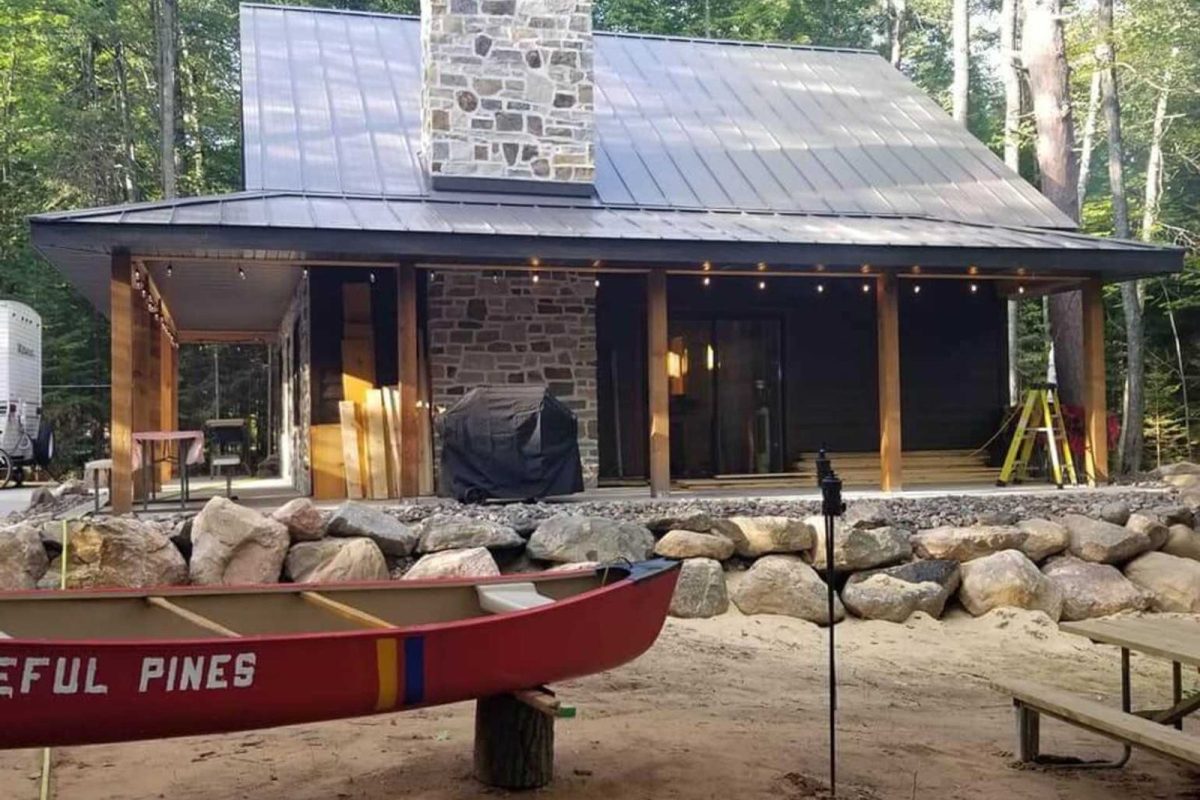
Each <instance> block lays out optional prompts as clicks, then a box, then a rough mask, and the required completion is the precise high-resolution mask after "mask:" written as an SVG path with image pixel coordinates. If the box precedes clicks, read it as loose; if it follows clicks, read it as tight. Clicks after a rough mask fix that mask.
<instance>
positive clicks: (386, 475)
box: [338, 386, 400, 500]
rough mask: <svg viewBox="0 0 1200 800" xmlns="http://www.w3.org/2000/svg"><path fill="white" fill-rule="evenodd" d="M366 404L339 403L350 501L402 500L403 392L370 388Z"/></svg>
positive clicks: (347, 489) (350, 401) (365, 394)
mask: <svg viewBox="0 0 1200 800" xmlns="http://www.w3.org/2000/svg"><path fill="white" fill-rule="evenodd" d="M362 396H363V401H362V402H361V403H360V402H355V401H353V400H342V401H341V402H340V403H338V412H339V419H340V429H341V439H342V464H343V467H344V470H345V477H346V497H348V498H350V499H351V500H361V499H364V498H365V499H369V500H384V499H387V498H395V497H399V496H400V391H399V389H398V388H397V387H395V386H384V387H382V388H369V389H366V390H365V391H364V392H363V395H362Z"/></svg>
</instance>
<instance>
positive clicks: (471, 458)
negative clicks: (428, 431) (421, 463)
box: [438, 386, 583, 503]
mask: <svg viewBox="0 0 1200 800" xmlns="http://www.w3.org/2000/svg"><path fill="white" fill-rule="evenodd" d="M578 428H579V426H578V423H577V422H576V419H575V414H574V413H573V412H572V411H571V409H569V408H567V407H566V406H565V405H563V403H562V402H561V401H559V400H558V399H557V398H555V397H553V396H552V395H551V394H550V393H549V392H548V391H546V389H545V388H544V387H541V386H511V387H510V386H485V387H480V388H476V389H472V390H471V391H469V392H467V394H465V395H464V396H463V398H462V399H461V400H459V401H458V402H457V403H455V404H454V406H453V407H451V408H450V409H449V410H447V411H446V412H445V413H444V414H443V415H442V416H441V418H440V419H439V421H438V430H439V433H440V434H441V441H442V460H441V478H440V484H441V494H442V495H444V496H445V495H449V496H452V497H455V498H457V499H458V500H460V501H462V502H467V503H472V502H476V503H477V502H482V501H483V500H486V499H488V498H493V497H494V498H502V499H509V500H533V499H538V498H542V497H546V496H549V495H561V494H571V493H572V492H581V491H583V468H582V466H581V464H580V461H579V436H578Z"/></svg>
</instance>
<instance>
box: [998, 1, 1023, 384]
mask: <svg viewBox="0 0 1200 800" xmlns="http://www.w3.org/2000/svg"><path fill="white" fill-rule="evenodd" d="M1018 16H1019V4H1018V0H1003V2H1002V3H1001V5H1000V74H1001V78H1002V80H1003V83H1004V163H1005V164H1007V165H1008V168H1009V169H1011V170H1012V171H1013V172H1015V173H1017V174H1018V175H1019V174H1020V173H1021V133H1020V130H1021V75H1020V72H1019V70H1018V66H1017V18H1018ZM1019 310H1020V305H1019V303H1018V301H1016V300H1009V301H1008V303H1007V320H1008V322H1007V326H1008V402H1009V403H1011V404H1013V405H1016V404H1017V403H1018V402H1019V401H1020V399H1021V397H1020V394H1021V385H1020V383H1021V382H1020V371H1019V370H1018V369H1017V363H1018V360H1019V358H1020V349H1021V344H1020V341H1021V340H1020V337H1019V336H1018V327H1019Z"/></svg>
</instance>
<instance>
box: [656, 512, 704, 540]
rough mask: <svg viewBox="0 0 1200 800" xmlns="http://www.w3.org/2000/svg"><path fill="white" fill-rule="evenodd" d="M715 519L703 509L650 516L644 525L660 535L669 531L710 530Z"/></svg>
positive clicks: (699, 531) (700, 531)
mask: <svg viewBox="0 0 1200 800" xmlns="http://www.w3.org/2000/svg"><path fill="white" fill-rule="evenodd" d="M714 524H716V520H714V519H713V517H712V514H708V513H706V512H703V511H696V512H694V513H690V514H675V515H667V516H662V517H651V518H649V519H647V520H646V521H645V525H646V527H647V528H649V529H650V532H651V533H654V534H657V535H658V536H662V535H663V534H664V533H668V532H670V531H695V532H696V533H708V532H709V531H711V530H712V528H713V525H714Z"/></svg>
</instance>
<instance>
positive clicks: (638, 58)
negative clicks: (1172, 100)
mask: <svg viewBox="0 0 1200 800" xmlns="http://www.w3.org/2000/svg"><path fill="white" fill-rule="evenodd" d="M422 8H423V14H422V16H421V17H420V18H417V17H406V16H390V15H381V14H371V13H361V12H353V11H333V10H323V9H314V8H290V7H283V6H264V5H256V4H246V5H243V6H242V7H241V79H242V119H243V146H244V181H245V188H244V191H240V192H236V193H233V194H228V195H222V196H217V197H188V198H180V199H175V200H167V201H160V202H150V203H141V204H135V205H126V206H121V207H115V208H97V209H86V210H79V211H69V212H63V213H48V214H44V215H40V216H37V217H34V218H32V220H31V225H32V234H33V241H34V243H35V245H36V246H37V248H38V249H39V250H40V252H41V253H42V254H44V255H45V257H46V258H47V259H49V260H50V261H51V262H52V263H53V264H54V265H56V266H57V268H58V269H59V270H61V272H62V274H63V275H64V276H65V277H66V279H67V280H68V281H70V282H71V283H72V284H73V285H74V286H75V287H76V288H77V289H78V290H79V291H80V292H81V293H82V294H83V295H84V296H86V297H87V298H89V299H90V300H91V302H92V303H94V304H95V306H96V307H97V308H98V309H100V310H102V311H103V312H104V313H105V314H107V315H108V317H109V318H110V319H111V321H112V369H113V372H112V397H113V402H112V428H111V431H112V451H113V459H114V471H113V476H112V483H113V507H114V509H116V510H118V511H120V510H125V509H128V508H129V507H130V505H131V503H132V500H133V496H134V479H133V476H132V475H131V466H130V465H131V447H132V440H131V435H132V431H135V430H142V429H155V430H157V429H171V428H172V426H175V425H177V422H178V420H177V411H176V408H175V403H174V402H173V399H172V398H173V396H174V392H175V380H176V378H175V374H176V365H177V355H176V348H177V347H178V346H180V345H182V346H186V345H187V344H189V343H204V342H267V343H271V344H274V345H276V346H277V347H278V353H279V355H280V357H279V359H278V363H277V369H278V370H279V374H280V382H281V386H282V390H281V392H280V397H279V401H280V405H281V407H280V410H279V413H280V415H281V419H282V421H283V425H282V434H281V437H280V438H281V441H280V452H281V453H282V454H283V459H282V461H283V470H284V472H285V474H286V475H287V476H288V478H289V479H290V480H291V482H292V484H293V485H294V486H295V487H296V489H297V490H298V491H300V492H301V493H304V494H311V495H314V496H316V497H319V498H335V497H338V496H341V495H342V494H344V492H345V482H344V479H343V460H342V459H343V455H342V449H341V446H340V444H339V434H338V424H339V419H338V409H339V405H338V404H339V402H340V401H343V400H345V399H347V397H348V396H349V395H351V394H352V393H354V392H356V391H358V390H357V389H356V388H355V387H356V386H360V385H362V386H397V387H398V397H399V408H398V429H399V432H400V437H399V442H400V445H399V447H400V450H401V453H400V455H401V458H400V459H399V473H400V474H399V476H398V481H397V493H398V494H399V495H400V496H404V497H411V496H416V495H419V494H424V493H430V492H432V491H433V490H434V487H435V485H436V474H435V473H436V469H435V464H436V460H437V459H436V453H437V442H436V435H435V430H436V425H435V424H434V417H436V414H437V413H438V411H439V410H440V409H444V408H446V407H447V406H449V405H450V404H452V403H453V402H454V401H455V399H456V398H458V397H459V396H461V395H462V394H463V393H464V392H466V391H467V390H469V389H470V388H472V387H474V386H480V385H495V384H537V385H545V386H546V387H548V388H549V390H550V391H551V392H552V393H553V394H554V395H555V396H556V397H558V398H559V399H561V400H562V401H563V402H564V403H565V404H566V405H567V406H568V407H570V408H571V409H572V410H573V411H574V412H575V414H576V415H577V416H578V420H579V446H580V452H581V456H582V459H583V463H584V471H585V476H586V478H587V481H588V483H589V485H604V484H610V483H619V484H625V485H645V486H647V487H648V488H649V490H650V492H652V493H653V494H655V495H661V494H664V493H666V492H668V491H669V490H670V488H671V487H672V485H675V484H684V485H699V484H698V482H699V483H702V482H704V481H716V482H720V481H726V480H735V479H736V478H738V477H739V476H759V477H764V478H765V477H774V478H776V479H779V480H782V481H785V482H787V481H790V482H792V483H793V484H795V485H799V482H800V481H801V479H803V480H804V481H805V482H807V481H809V477H806V476H811V473H812V460H813V457H814V455H815V454H816V451H817V450H818V449H819V448H820V447H822V446H825V447H828V448H829V449H830V450H831V451H834V452H838V453H856V454H860V455H859V456H857V458H858V459H859V460H858V462H856V463H860V464H862V465H864V467H863V468H864V469H867V470H869V473H870V475H872V476H873V480H874V482H875V483H877V485H878V486H880V487H882V488H883V489H885V490H891V491H894V490H899V489H901V488H902V486H903V485H904V483H905V480H906V474H909V475H914V474H916V473H918V472H919V471H920V470H921V464H922V463H923V462H922V459H927V458H929V457H930V456H931V454H932V455H934V456H936V454H939V453H944V454H948V457H950V456H952V455H953V454H963V453H970V452H971V451H972V450H973V449H974V448H976V447H978V446H979V445H980V444H982V443H983V442H984V441H985V440H986V439H987V438H988V437H989V436H990V435H991V434H992V433H993V432H994V430H995V429H996V426H997V425H998V423H999V421H1000V419H1001V417H1002V415H1003V413H1004V409H1005V407H1006V406H1007V405H1008V404H1009V402H1010V388H1009V386H1008V380H1007V364H1008V358H1009V354H1008V345H1007V336H1006V323H1005V319H1006V302H1007V300H1009V299H1010V298H1016V297H1021V296H1023V297H1038V296H1042V295H1046V294H1049V293H1054V292H1064V291H1073V290H1082V302H1083V320H1084V329H1083V339H1084V343H1085V349H1086V353H1087V358H1086V373H1087V374H1086V376H1085V377H1086V387H1087V389H1086V394H1087V396H1086V415H1087V420H1088V430H1089V432H1090V433H1091V434H1094V435H1093V436H1091V437H1090V448H1091V453H1090V457H1089V459H1088V464H1087V471H1088V474H1089V476H1090V477H1091V478H1092V479H1093V480H1103V479H1104V478H1105V477H1106V471H1107V449H1106V448H1107V444H1106V442H1105V437H1104V434H1103V431H1104V422H1105V419H1106V407H1105V375H1104V358H1103V329H1104V309H1103V304H1102V302H1101V286H1102V285H1103V284H1104V283H1105V282H1113V281H1124V280H1130V279H1133V278H1135V277H1139V276H1147V275H1153V274H1158V273H1164V272H1171V271H1176V270H1179V269H1180V268H1181V267H1182V255H1181V254H1180V252H1179V251H1176V250H1171V249H1163V248H1157V247H1153V246H1150V245H1146V244H1143V243H1139V242H1131V241H1119V240H1113V239H1102V238H1095V237H1091V236H1087V235H1083V234H1081V233H1080V232H1078V230H1077V228H1076V225H1075V224H1074V223H1073V222H1072V220H1071V219H1069V218H1068V217H1067V216H1065V215H1064V214H1062V213H1061V212H1060V211H1059V210H1058V209H1056V208H1055V207H1054V205H1052V204H1051V203H1050V202H1049V201H1048V200H1047V199H1045V198H1044V197H1043V196H1042V195H1041V194H1040V193H1039V192H1038V191H1037V189H1035V188H1034V187H1033V186H1032V185H1030V184H1029V183H1027V182H1026V181H1024V180H1023V179H1022V178H1021V177H1019V176H1018V175H1016V174H1015V173H1013V172H1012V171H1011V170H1009V169H1008V168H1007V167H1006V166H1005V165H1004V164H1003V163H1002V162H1001V161H1000V160H999V159H998V158H997V157H996V156H995V155H994V154H993V153H991V152H990V151H989V150H988V148H987V147H985V146H984V145H983V144H982V143H980V142H979V141H978V140H976V139H975V138H974V137H973V136H972V135H971V134H970V133H969V132H967V131H966V130H965V129H964V128H963V127H961V126H960V125H958V124H956V123H955V122H954V121H953V120H952V119H951V118H950V117H949V116H948V115H947V114H945V113H944V112H943V111H942V109H941V108H940V107H939V106H938V105H937V104H936V103H935V102H934V101H933V100H932V99H930V98H929V97H928V96H926V95H924V94H923V93H922V92H921V91H920V90H919V89H918V88H917V87H916V86H914V85H913V84H912V83H911V82H910V81H909V80H908V79H907V78H906V77H905V76H904V75H902V74H901V73H899V72H897V71H896V70H894V69H893V68H892V67H891V66H890V65H889V64H888V62H887V61H886V60H884V59H883V58H881V57H880V56H879V55H878V54H877V53H875V52H872V51H861V50H851V49H831V48H821V47H810V46H799V45H777V44H758V43H748V42H729V41H706V40H694V39H678V38H665V37H658V36H643V35H636V34H614V33H604V32H599V31H593V30H592V16H591V2H590V0H428V1H427V2H424V3H423V4H422ZM689 482H691V484H689Z"/></svg>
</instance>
